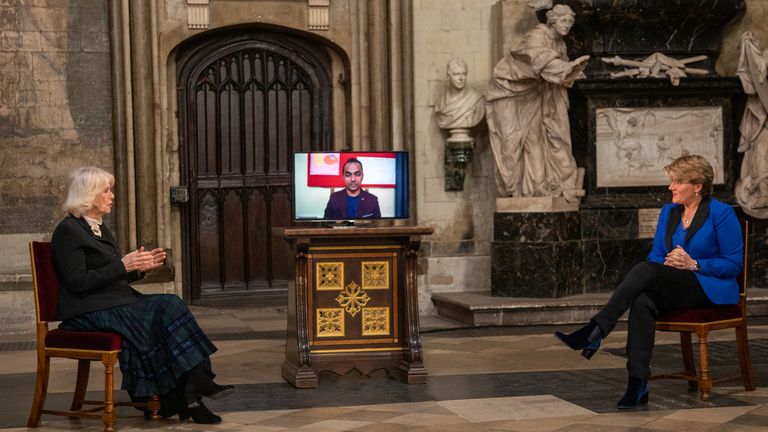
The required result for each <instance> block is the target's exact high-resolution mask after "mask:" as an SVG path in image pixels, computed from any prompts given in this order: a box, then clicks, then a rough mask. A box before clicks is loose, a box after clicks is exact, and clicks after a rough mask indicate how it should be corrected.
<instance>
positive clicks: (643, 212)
mask: <svg viewBox="0 0 768 432" xmlns="http://www.w3.org/2000/svg"><path fill="white" fill-rule="evenodd" d="M660 213H661V209H660V208H642V209H638V210H637V238H641V239H644V238H653V236H654V235H655V234H656V223H657V222H658V221H659V214H660Z"/></svg>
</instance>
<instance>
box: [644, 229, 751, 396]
mask: <svg viewBox="0 0 768 432" xmlns="http://www.w3.org/2000/svg"><path fill="white" fill-rule="evenodd" d="M741 229H742V235H743V237H744V268H743V269H742V272H741V274H740V275H739V278H738V281H739V293H740V298H739V303H738V304H735V305H722V306H716V307H712V308H706V309H685V310H673V311H670V312H666V313H663V314H661V315H660V316H658V317H657V318H656V330H658V331H670V332H679V333H680V346H681V349H682V353H683V366H684V367H685V370H684V371H683V372H678V373H672V374H660V375H654V376H651V377H650V379H652V380H653V379H663V378H672V379H684V380H686V381H688V386H689V388H690V389H691V390H695V389H698V391H699V392H700V393H701V400H709V393H710V391H711V390H712V385H713V384H716V383H721V382H724V381H733V380H739V379H740V380H741V381H742V382H743V383H744V389H746V390H747V391H751V390H754V389H755V379H754V376H753V374H752V361H751V360H750V358H749V340H748V338H747V257H748V256H749V253H748V246H747V245H748V244H749V243H748V241H747V240H748V237H747V233H748V232H749V222H748V221H746V220H742V221H741ZM729 328H733V329H735V330H736V349H737V350H738V353H739V366H740V367H741V375H736V376H730V377H723V378H718V379H712V377H711V376H710V373H709V345H708V344H707V337H708V335H709V332H710V331H713V330H723V329H729ZM693 333H696V336H697V337H698V339H699V373H698V375H697V374H696V366H695V364H694V360H693V347H692V345H691V334H693Z"/></svg>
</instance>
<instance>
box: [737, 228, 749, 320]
mask: <svg viewBox="0 0 768 432" xmlns="http://www.w3.org/2000/svg"><path fill="white" fill-rule="evenodd" d="M739 223H740V224H741V237H742V238H743V239H744V257H743V261H742V263H743V267H742V269H741V273H739V278H738V282H739V303H740V304H741V316H742V317H746V316H747V274H748V273H749V272H748V268H749V265H748V262H747V259H748V258H749V221H748V220H747V219H745V218H740V219H739Z"/></svg>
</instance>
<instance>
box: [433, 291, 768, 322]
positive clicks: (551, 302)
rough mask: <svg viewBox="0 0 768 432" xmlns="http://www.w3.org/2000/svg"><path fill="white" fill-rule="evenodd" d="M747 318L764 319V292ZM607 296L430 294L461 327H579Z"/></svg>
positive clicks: (755, 294) (750, 302)
mask: <svg viewBox="0 0 768 432" xmlns="http://www.w3.org/2000/svg"><path fill="white" fill-rule="evenodd" d="M748 294H749V297H748V298H747V308H748V311H749V315H750V316H768V289H765V288H752V289H750V290H749V291H748ZM609 297H610V293H600V294H583V295H577V296H570V297H559V298H523V297H492V296H491V293H490V292H485V291H482V292H455V293H435V294H432V302H433V303H434V304H435V308H436V310H437V314H438V315H439V316H441V317H445V318H448V319H451V320H454V321H458V322H460V323H462V324H465V325H469V326H473V327H480V326H529V325H551V324H553V325H560V324H579V323H584V322H586V321H589V319H590V318H591V317H592V316H593V315H594V314H595V313H597V312H598V311H599V310H600V308H601V307H602V306H603V305H604V304H605V303H606V301H608V298H609Z"/></svg>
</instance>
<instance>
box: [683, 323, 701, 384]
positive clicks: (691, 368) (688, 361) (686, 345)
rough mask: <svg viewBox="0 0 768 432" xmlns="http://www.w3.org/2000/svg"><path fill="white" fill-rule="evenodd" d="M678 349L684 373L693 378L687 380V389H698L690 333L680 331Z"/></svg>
mask: <svg viewBox="0 0 768 432" xmlns="http://www.w3.org/2000/svg"><path fill="white" fill-rule="evenodd" d="M680 350H681V351H682V354H683V366H684V367H685V374H686V375H687V376H689V377H693V379H689V380H688V391H696V390H698V388H699V386H698V380H697V379H696V363H694V361H693V344H692V342H691V334H690V333H687V332H680Z"/></svg>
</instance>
